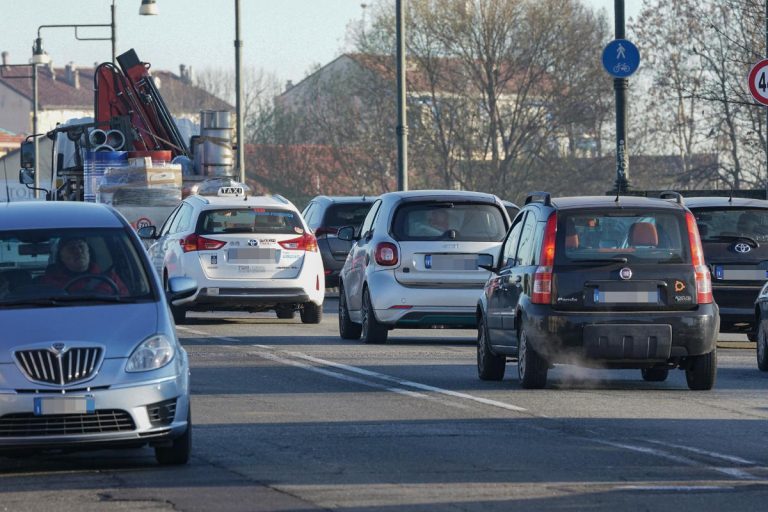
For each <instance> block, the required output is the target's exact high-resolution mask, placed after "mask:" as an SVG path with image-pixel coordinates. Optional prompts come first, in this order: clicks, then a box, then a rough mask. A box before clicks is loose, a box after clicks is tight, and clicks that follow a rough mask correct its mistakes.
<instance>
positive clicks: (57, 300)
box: [0, 295, 136, 307]
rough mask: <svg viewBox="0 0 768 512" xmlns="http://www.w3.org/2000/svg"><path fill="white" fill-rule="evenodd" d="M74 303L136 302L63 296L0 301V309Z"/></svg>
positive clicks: (120, 298)
mask: <svg viewBox="0 0 768 512" xmlns="http://www.w3.org/2000/svg"><path fill="white" fill-rule="evenodd" d="M76 302H83V303H94V302H102V303H107V304H113V303H114V304H130V303H134V302H136V299H134V298H128V297H115V296H110V295H65V296H61V297H41V298H39V299H21V300H0V307H19V306H62V305H65V304H66V305H71V304H73V303H76Z"/></svg>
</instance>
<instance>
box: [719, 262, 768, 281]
mask: <svg viewBox="0 0 768 512" xmlns="http://www.w3.org/2000/svg"><path fill="white" fill-rule="evenodd" d="M715 279H723V280H726V279H727V280H730V281H765V280H766V279H768V271H766V270H759V269H753V268H752V269H738V268H725V267H723V266H722V265H717V266H716V267H715Z"/></svg>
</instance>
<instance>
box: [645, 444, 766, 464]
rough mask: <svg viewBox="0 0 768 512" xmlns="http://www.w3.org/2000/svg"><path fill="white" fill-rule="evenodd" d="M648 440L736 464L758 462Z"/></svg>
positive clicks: (691, 447)
mask: <svg viewBox="0 0 768 512" xmlns="http://www.w3.org/2000/svg"><path fill="white" fill-rule="evenodd" d="M645 441H646V442H649V443H653V444H658V445H661V446H666V447H667V448H677V449H680V450H685V451H689V452H691V453H698V454H699V455H706V456H707V457H712V458H713V459H721V460H724V461H727V462H733V463H735V464H744V465H745V466H757V465H758V464H757V462H752V461H751V460H746V459H742V458H741V457H734V456H733V455H725V454H723V453H717V452H710V451H708V450H702V449H701V448H694V447H693V446H685V445H682V444H674V443H665V442H664V441H656V440H653V439H646V440H645Z"/></svg>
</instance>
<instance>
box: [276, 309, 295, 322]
mask: <svg viewBox="0 0 768 512" xmlns="http://www.w3.org/2000/svg"><path fill="white" fill-rule="evenodd" d="M275 314H276V315H277V318H279V319H281V320H293V318H294V317H295V316H296V311H295V310H294V309H287V308H283V309H276V310H275Z"/></svg>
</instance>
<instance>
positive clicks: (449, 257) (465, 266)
mask: <svg viewBox="0 0 768 512" xmlns="http://www.w3.org/2000/svg"><path fill="white" fill-rule="evenodd" d="M424 267H425V268H428V269H432V270H477V256H475V255H464V254H457V255H453V254H427V255H426V256H424Z"/></svg>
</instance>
